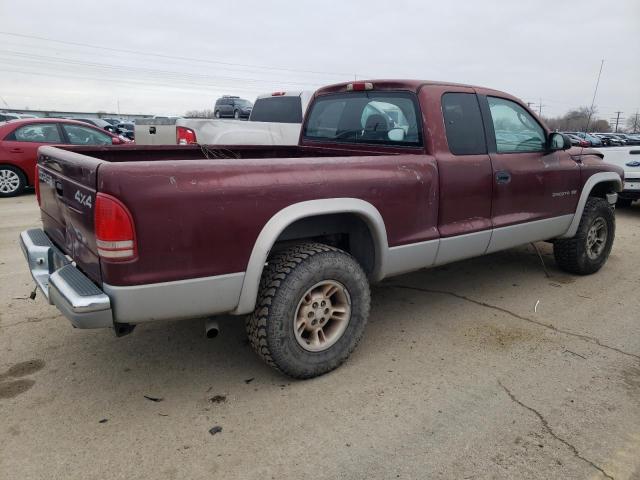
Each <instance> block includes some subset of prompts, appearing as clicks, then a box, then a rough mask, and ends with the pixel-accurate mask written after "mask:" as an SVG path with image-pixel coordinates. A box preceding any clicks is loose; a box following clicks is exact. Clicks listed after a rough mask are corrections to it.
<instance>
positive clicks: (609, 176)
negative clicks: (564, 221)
mask: <svg viewBox="0 0 640 480" xmlns="http://www.w3.org/2000/svg"><path fill="white" fill-rule="evenodd" d="M603 182H615V183H616V184H617V188H616V192H619V191H620V190H622V179H621V178H620V175H618V174H617V173H615V172H599V173H594V174H593V175H591V176H590V177H589V178H588V179H587V181H586V182H585V184H584V186H583V187H582V193H580V199H579V200H578V206H577V207H576V213H575V214H574V215H573V220H571V224H570V225H569V229H568V230H567V231H566V232H565V234H564V235H561V236H560V237H559V238H571V237H573V236H574V235H575V234H576V232H577V231H578V226H579V225H580V220H581V219H582V212H583V211H584V206H585V205H586V203H587V200H588V198H589V194H590V193H591V191H592V190H593V188H594V187H595V186H596V185H597V184H599V183H603Z"/></svg>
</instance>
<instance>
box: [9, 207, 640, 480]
mask: <svg viewBox="0 0 640 480" xmlns="http://www.w3.org/2000/svg"><path fill="white" fill-rule="evenodd" d="M617 217H618V231H617V237H616V241H615V244H614V248H613V252H612V254H611V257H610V258H609V261H608V263H607V264H606V266H605V267H604V269H603V270H602V271H601V272H599V273H597V274H595V275H592V276H589V277H576V276H571V275H567V274H565V273H562V272H560V271H559V270H557V269H556V267H555V264H554V262H553V257H552V256H551V247H550V245H548V244H544V243H540V244H537V246H538V247H539V249H540V251H541V253H542V256H543V258H544V261H545V263H546V266H547V270H548V274H549V276H548V277H547V276H546V275H545V271H544V270H543V268H542V265H541V262H540V259H539V258H538V256H537V255H536V253H535V251H534V249H533V248H532V247H531V246H528V247H523V248H517V249H513V250H509V251H506V252H502V253H499V254H494V255H490V256H486V257H483V258H477V259H474V260H470V261H464V262H459V263H455V264H452V265H449V266H445V267H441V268H437V269H433V270H429V271H422V272H418V273H414V274H410V275H405V276H402V277H398V278H394V279H391V280H389V281H386V282H384V283H383V284H381V285H378V286H376V287H374V288H373V306H372V307H373V308H372V315H371V319H370V323H369V325H368V327H367V331H366V333H365V337H364V339H363V341H362V342H361V344H360V345H359V347H358V349H357V350H356V352H355V353H354V354H353V355H352V357H351V358H350V359H349V361H347V362H346V363H345V364H344V365H343V366H342V367H341V368H339V369H338V370H336V371H334V372H332V373H330V374H328V375H325V376H323V377H321V378H317V379H313V380H308V381H292V380H290V379H288V378H286V377H283V376H281V375H279V374H278V373H277V372H275V371H273V370H271V369H270V368H269V367H267V366H266V365H264V364H263V363H262V362H261V361H260V360H259V359H258V357H257V356H256V355H255V354H254V353H253V352H252V351H251V349H250V348H249V346H248V344H247V342H246V339H245V335H244V325H243V319H241V318H236V317H226V318H224V319H221V328H222V330H221V333H220V335H219V336H218V338H216V339H214V340H210V339H206V338H205V337H204V329H203V322H202V321H200V320H193V321H191V320H190V321H180V322H165V323H158V324H152V325H145V326H140V327H138V328H137V329H136V330H135V332H134V333H133V334H132V335H130V336H127V337H123V338H116V337H115V336H114V335H113V333H112V332H111V331H108V330H96V331H86V330H85V331H81V330H74V329H72V328H71V327H70V324H69V323H68V322H67V321H66V320H65V319H64V318H63V317H62V316H61V315H59V314H58V312H57V311H56V310H55V308H54V307H52V306H49V305H47V303H46V301H45V299H44V298H43V297H42V296H41V295H39V296H38V297H37V298H36V300H35V301H32V300H29V299H28V297H29V293H30V291H31V289H32V281H31V278H30V276H29V273H28V271H27V268H26V264H25V261H24V259H23V257H22V253H21V252H20V248H19V246H18V242H17V236H18V233H19V232H20V231H21V230H23V229H25V228H27V227H31V226H35V225H38V224H39V217H38V210H37V208H36V205H35V199H34V197H33V195H25V196H22V197H19V198H17V199H0V478H1V479H20V480H26V479H36V478H37V479H76V478H78V479H84V480H86V479H106V478H109V479H117V478H122V479H128V480H130V479H143V478H144V479H205V478H206V479H212V478H224V479H269V478H274V479H281V478H291V479H294V478H327V479H333V478H345V479H374V478H375V479H395V478H405V479H407V478H410V479H426V478H429V479H434V478H435V479H437V478H443V479H450V478H451V479H454V478H455V479H489V478H496V479H515V478H517V479H528V478H536V479H539V478H576V479H601V478H615V479H640V334H639V321H638V320H639V316H640V295H638V291H639V289H640V274H639V268H640V260H639V255H638V254H639V253H640V205H635V206H634V207H632V208H631V209H627V210H619V211H618V214H617ZM216 427H217V428H216ZM211 429H213V430H211ZM210 430H211V431H212V432H214V434H212V433H210ZM216 432H217V433H216Z"/></svg>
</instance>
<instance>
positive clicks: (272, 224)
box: [231, 198, 389, 315]
mask: <svg viewBox="0 0 640 480" xmlns="http://www.w3.org/2000/svg"><path fill="white" fill-rule="evenodd" d="M334 213H354V214H356V215H358V216H360V217H361V218H362V219H363V220H364V221H365V222H366V224H367V226H368V227H369V230H370V232H371V234H372V236H373V242H374V245H375V248H376V252H375V266H374V270H373V275H372V276H373V279H374V280H376V281H377V280H381V279H382V277H383V272H384V271H385V265H386V261H387V253H388V250H389V244H388V241H387V230H386V227H385V224H384V220H383V219H382V215H380V212H379V211H378V209H377V208H376V207H374V206H373V205H372V204H370V203H369V202H366V201H364V200H360V199H358V198H324V199H319V200H308V201H305V202H299V203H294V204H293V205H290V206H288V207H286V208H284V209H282V210H280V211H279V212H278V213H276V214H275V215H274V216H273V217H271V219H270V220H269V221H268V222H267V223H266V225H265V226H264V227H263V228H262V230H261V231H260V234H259V235H258V238H257V239H256V242H255V244H254V246H253V250H252V251H251V256H250V257H249V263H248V265H247V269H246V272H245V275H244V280H243V282H242V290H241V291H240V298H239V301H238V306H237V307H236V308H235V310H233V312H231V313H233V314H234V315H244V314H248V313H251V312H252V311H253V309H254V308H255V303H256V299H257V297H258V289H259V287H260V278H261V277H262V271H263V269H264V265H265V263H266V262H267V257H268V256H269V252H270V251H271V249H272V248H273V245H274V244H275V242H276V240H277V239H278V237H279V236H280V234H281V233H282V232H283V231H284V229H285V228H287V227H288V226H289V225H291V224H292V223H294V222H296V221H298V220H300V219H302V218H306V217H315V216H319V215H329V214H334Z"/></svg>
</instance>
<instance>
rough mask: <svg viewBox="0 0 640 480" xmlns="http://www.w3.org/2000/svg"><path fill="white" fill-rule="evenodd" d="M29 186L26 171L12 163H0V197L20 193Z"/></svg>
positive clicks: (13, 195)
mask: <svg viewBox="0 0 640 480" xmlns="http://www.w3.org/2000/svg"><path fill="white" fill-rule="evenodd" d="M26 186H27V179H26V177H25V176H24V173H22V171H21V170H20V169H18V168H16V167H12V166H11V165H0V197H15V196H16V195H20V194H21V193H22V192H23V191H24V189H25V187H26Z"/></svg>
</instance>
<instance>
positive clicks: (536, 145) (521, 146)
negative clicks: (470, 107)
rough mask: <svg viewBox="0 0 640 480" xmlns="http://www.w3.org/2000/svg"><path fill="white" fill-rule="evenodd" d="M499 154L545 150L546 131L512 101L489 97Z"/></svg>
mask: <svg viewBox="0 0 640 480" xmlns="http://www.w3.org/2000/svg"><path fill="white" fill-rule="evenodd" d="M487 101H488V102H489V110H490V111H491V119H492V120H493V130H494V132H495V136H496V148H497V151H498V153H522V152H541V151H544V150H545V145H546V136H545V132H544V129H543V128H542V127H541V126H540V124H539V123H538V122H537V121H536V120H535V119H534V118H533V117H532V116H531V115H530V114H529V112H527V111H526V110H525V109H524V108H522V107H521V106H520V105H518V104H517V103H515V102H512V101H511V100H506V99H504V98H498V97H487Z"/></svg>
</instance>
